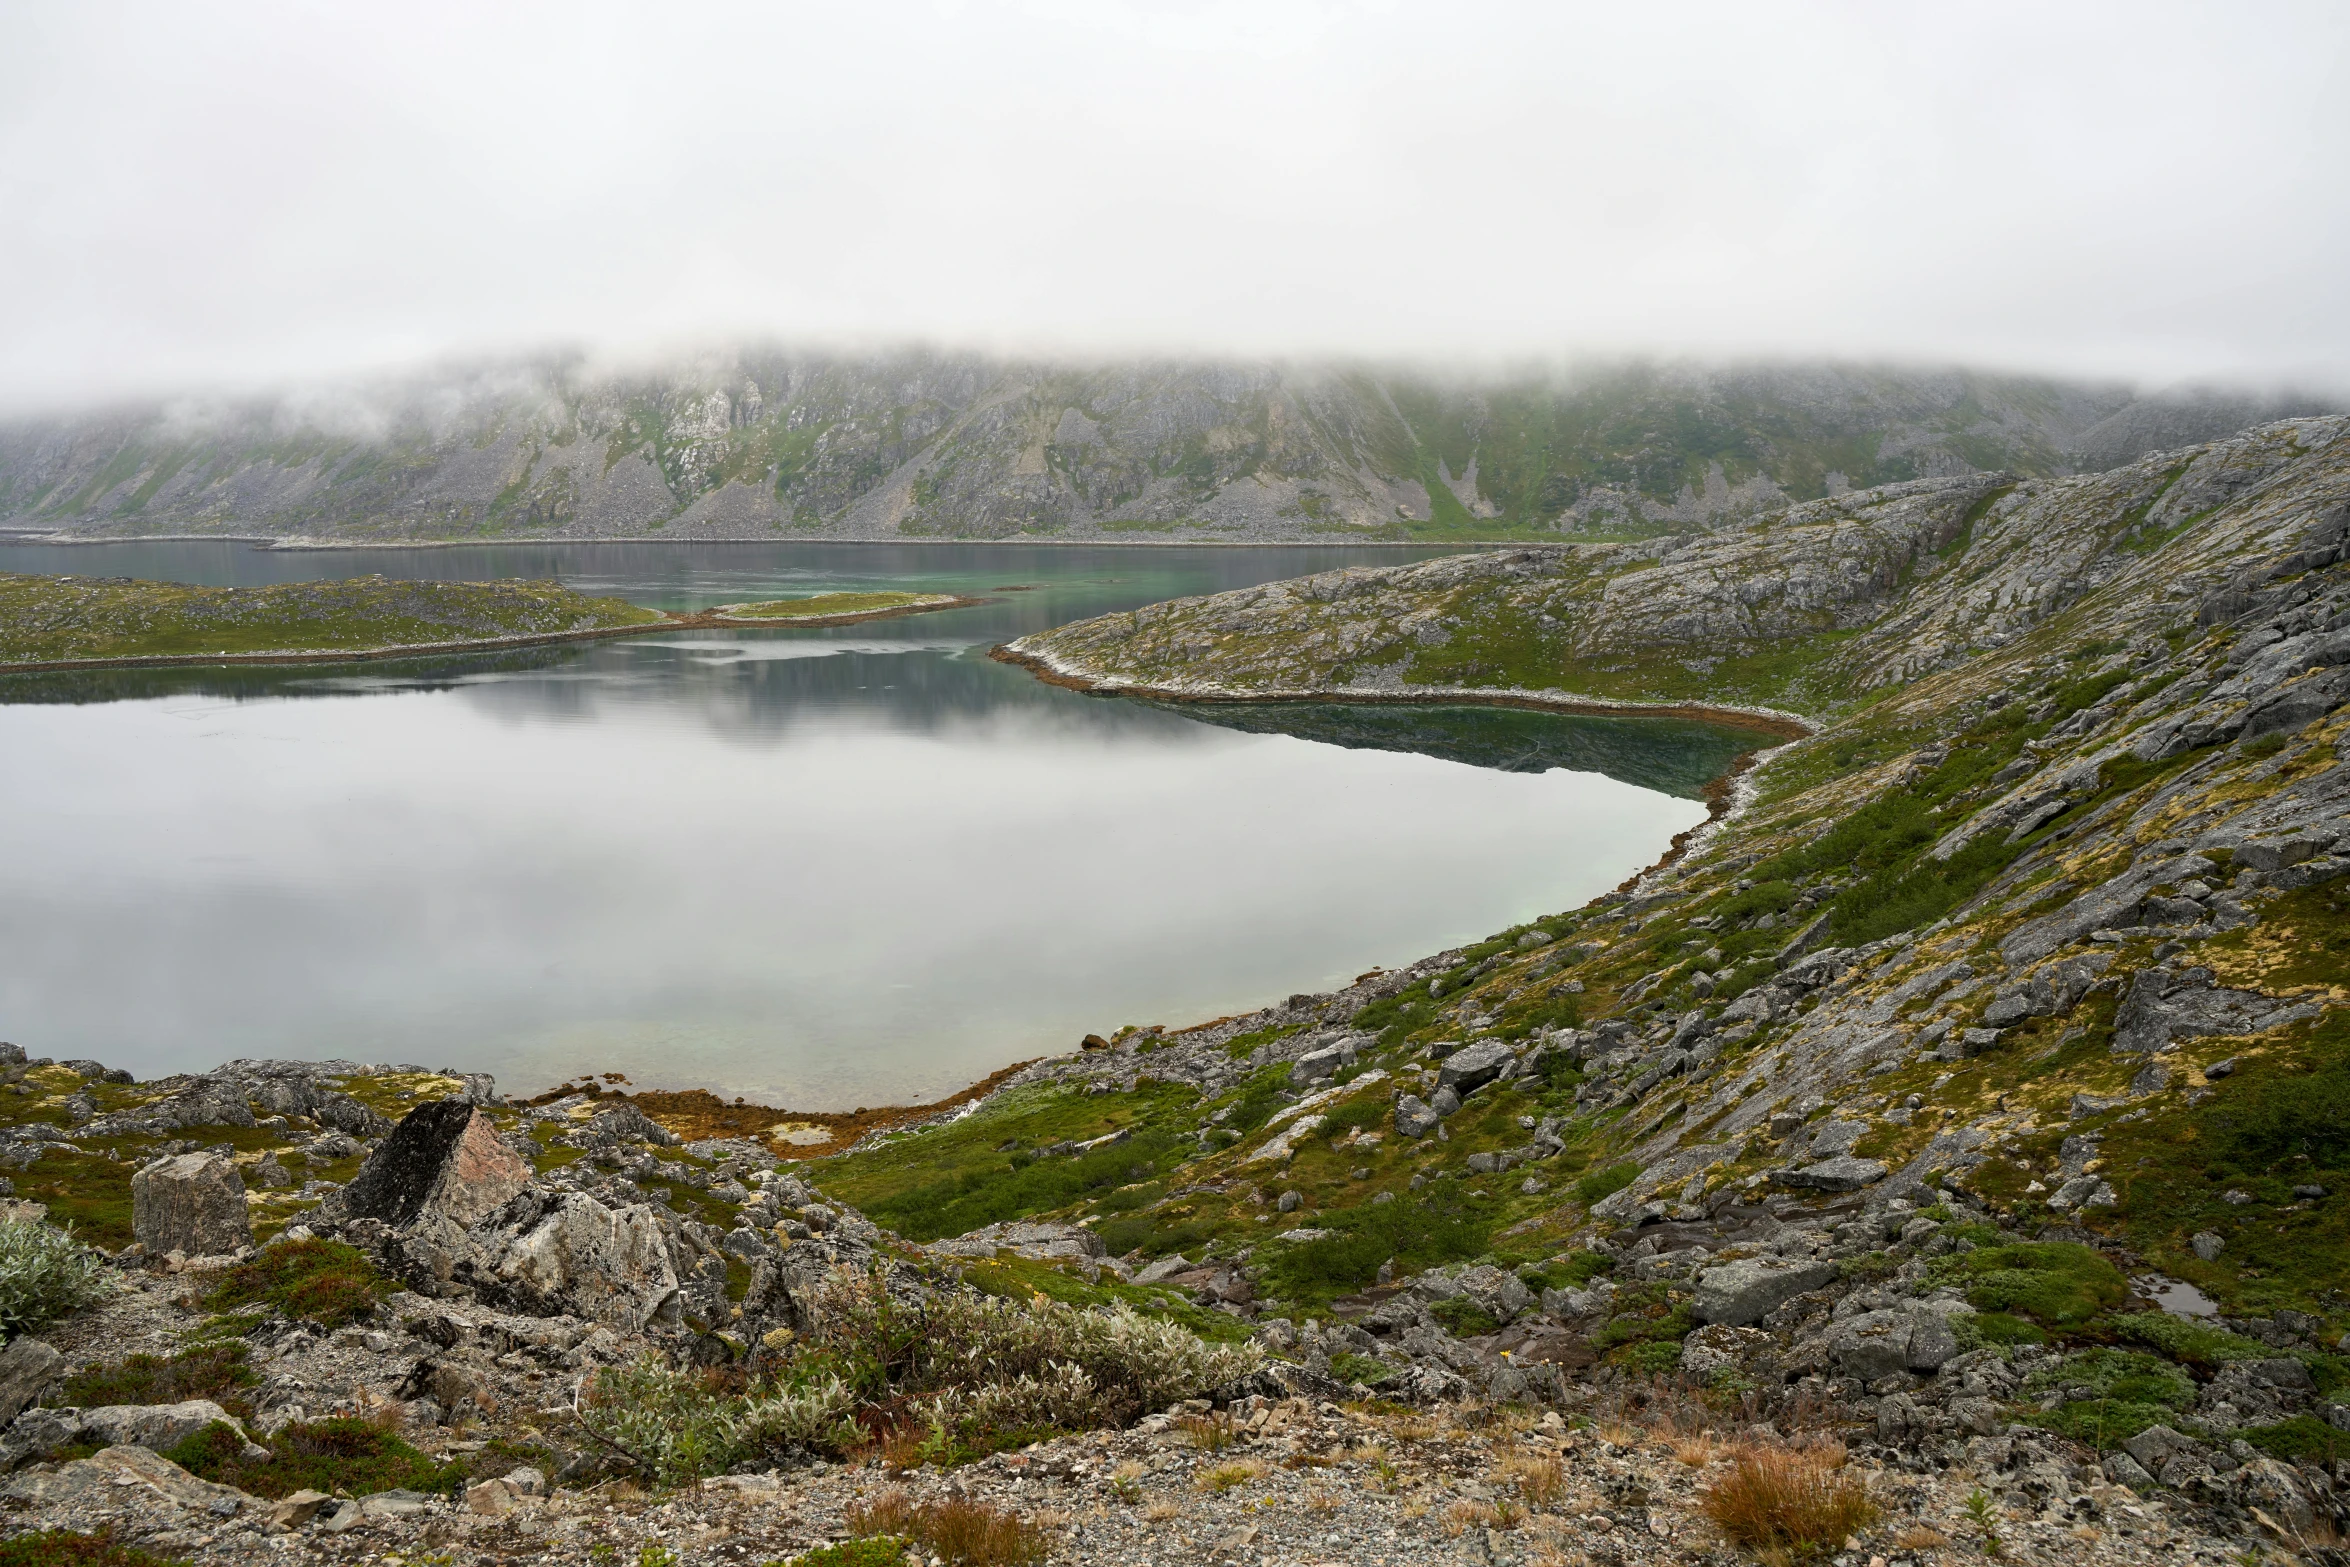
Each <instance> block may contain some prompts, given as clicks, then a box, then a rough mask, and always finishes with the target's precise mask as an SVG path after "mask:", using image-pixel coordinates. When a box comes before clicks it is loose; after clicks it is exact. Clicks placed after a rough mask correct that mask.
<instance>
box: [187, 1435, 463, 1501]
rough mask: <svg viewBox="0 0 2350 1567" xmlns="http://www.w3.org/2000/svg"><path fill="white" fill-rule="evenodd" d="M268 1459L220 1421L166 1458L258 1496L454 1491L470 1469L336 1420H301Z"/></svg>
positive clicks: (273, 1441) (274, 1439) (276, 1439)
mask: <svg viewBox="0 0 2350 1567" xmlns="http://www.w3.org/2000/svg"><path fill="white" fill-rule="evenodd" d="M269 1445H270V1456H269V1458H268V1459H266V1460H264V1461H259V1462H255V1461H249V1460H247V1459H246V1458H245V1457H244V1450H245V1442H244V1439H243V1438H242V1437H240V1436H238V1435H237V1433H236V1431H235V1430H234V1429H232V1428H231V1427H228V1426H225V1425H222V1424H221V1423H220V1422H218V1421H214V1422H213V1423H212V1424H211V1425H208V1426H206V1427H205V1428H204V1429H203V1430H201V1431H199V1432H197V1433H196V1434H195V1435H194V1436H191V1437H189V1438H187V1439H186V1440H185V1441H183V1442H181V1443H180V1444H179V1445H178V1446H177V1447H174V1448H173V1449H171V1451H169V1452H167V1453H165V1454H164V1455H163V1456H164V1457H166V1458H168V1459H170V1460H171V1461H172V1462H173V1463H175V1464H177V1465H179V1466H180V1467H181V1468H182V1469H185V1470H186V1471H188V1473H190V1474H192V1475H196V1476H198V1477H200V1478H202V1479H206V1480H210V1481H212V1482H214V1483H215V1484H218V1485H233V1486H235V1487H236V1488H237V1489H238V1490H240V1491H250V1492H252V1493H253V1494H254V1495H255V1496H290V1495H292V1494H293V1493H294V1492H296V1491H326V1492H329V1493H333V1492H337V1491H339V1492H341V1493H343V1494H344V1495H348V1496H365V1495H366V1494H368V1493H369V1492H371V1491H395V1490H399V1491H443V1492H455V1491H457V1490H459V1489H460V1488H461V1487H463V1485H464V1484H465V1470H464V1469H463V1468H462V1467H461V1466H459V1465H457V1464H444V1463H439V1462H436V1461H435V1460H433V1459H430V1458H427V1457H426V1456H425V1455H424V1454H422V1453H420V1452H418V1451H417V1450H416V1449H415V1448H413V1447H410V1446H409V1445H408V1444H407V1443H406V1442H403V1441H401V1440H400V1439H399V1438H398V1437H396V1436H394V1435H393V1434H392V1433H391V1432H390V1431H388V1430H386V1429H385V1428H384V1427H382V1426H380V1425H377V1424H375V1423H374V1422H372V1421H367V1420H352V1419H347V1418H342V1417H337V1418H335V1419H331V1420H297V1421H294V1422H292V1423H291V1424H288V1425H284V1426H281V1427H279V1428H278V1429H277V1430H276V1431H275V1432H273V1433H271V1435H270V1438H269Z"/></svg>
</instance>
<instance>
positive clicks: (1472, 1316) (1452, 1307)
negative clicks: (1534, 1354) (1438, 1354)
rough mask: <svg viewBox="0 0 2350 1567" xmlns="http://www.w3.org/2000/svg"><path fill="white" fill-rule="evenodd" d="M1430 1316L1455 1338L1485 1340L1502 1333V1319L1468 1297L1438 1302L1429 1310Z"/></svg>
mask: <svg viewBox="0 0 2350 1567" xmlns="http://www.w3.org/2000/svg"><path fill="white" fill-rule="evenodd" d="M1428 1315H1430V1316H1431V1317H1434V1318H1435V1319H1436V1320H1437V1321H1439V1322H1441V1323H1443V1324H1444V1328H1445V1331H1446V1332H1448V1333H1450V1334H1451V1335H1452V1336H1453V1337H1454V1338H1483V1337H1484V1336H1485V1335H1486V1334H1488V1333H1499V1332H1500V1331H1501V1321H1500V1319H1499V1318H1497V1317H1495V1316H1494V1315H1493V1313H1492V1312H1490V1311H1487V1310H1486V1309H1485V1308H1484V1307H1483V1306H1480V1305H1478V1304H1477V1303H1476V1302H1475V1301H1473V1300H1471V1299H1469V1297H1468V1296H1466V1295H1455V1296H1454V1297H1453V1298H1452V1299H1450V1300H1440V1301H1438V1302H1437V1303H1436V1304H1435V1305H1433V1306H1430V1307H1429V1308H1428Z"/></svg>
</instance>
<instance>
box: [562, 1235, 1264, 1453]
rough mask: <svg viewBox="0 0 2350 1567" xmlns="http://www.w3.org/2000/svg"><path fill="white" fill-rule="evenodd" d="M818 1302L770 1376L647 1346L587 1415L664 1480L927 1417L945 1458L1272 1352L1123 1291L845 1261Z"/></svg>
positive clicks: (847, 1443) (1089, 1418) (1119, 1409)
mask: <svg viewBox="0 0 2350 1567" xmlns="http://www.w3.org/2000/svg"><path fill="white" fill-rule="evenodd" d="M805 1304H806V1307H807V1310H808V1313H809V1317H810V1321H809V1324H808V1327H807V1330H806V1331H805V1332H804V1333H803V1334H802V1335H801V1336H800V1337H799V1338H798V1339H797V1340H795V1341H794V1342H793V1344H792V1346H791V1348H790V1350H789V1351H788V1354H787V1357H786V1359H785V1360H784V1361H783V1362H782V1363H781V1364H780V1365H779V1366H778V1367H776V1368H775V1369H773V1370H772V1371H770V1372H769V1374H768V1375H767V1376H766V1377H765V1378H764V1379H763V1380H762V1381H760V1382H758V1383H756V1384H754V1385H752V1386H749V1387H743V1388H733V1389H730V1388H728V1387H726V1386H725V1385H724V1384H723V1383H722V1382H719V1381H716V1380H714V1379H713V1378H711V1377H710V1376H706V1375H703V1374H698V1373H693V1372H680V1371H671V1370H669V1369H668V1368H666V1367H664V1366H662V1365H661V1364H660V1363H659V1362H658V1361H655V1360H652V1359H649V1358H648V1359H645V1360H641V1361H638V1362H637V1363H636V1364H634V1365H632V1366H625V1367H617V1368H611V1369H607V1370H605V1371H602V1372H599V1373H598V1374H597V1376H596V1379H595V1381H594V1383H593V1384H592V1386H591V1387H590V1388H589V1389H588V1390H587V1391H586V1393H585V1394H584V1395H583V1397H582V1399H581V1401H580V1405H579V1410H578V1416H579V1422H580V1425H581V1428H582V1429H583V1430H584V1431H585V1432H586V1433H587V1434H588V1435H589V1436H590V1437H591V1438H592V1439H594V1440H595V1441H597V1442H599V1443H600V1444H602V1445H603V1446H604V1447H606V1448H608V1449H610V1450H612V1451H613V1452H615V1453H618V1454H620V1455H621V1456H623V1457H624V1458H626V1459H627V1460H628V1461H629V1462H630V1463H631V1464H633V1465H634V1466H635V1467H636V1468H637V1469H638V1470H639V1471H640V1472H642V1473H644V1474H646V1475H647V1476H649V1477H651V1478H654V1479H657V1480H659V1481H661V1482H662V1483H666V1484H674V1483H677V1482H680V1481H684V1480H688V1479H691V1478H693V1477H695V1476H698V1475H706V1474H712V1473H716V1472H717V1471H719V1470H722V1469H725V1468H728V1467H729V1466H731V1465H732V1464H734V1463H736V1462H739V1461H741V1460H742V1459H744V1458H746V1457H749V1456H751V1455H753V1454H759V1453H767V1452H774V1451H777V1450H780V1449H783V1448H788V1447H801V1448H811V1449H816V1450H819V1451H826V1452H836V1453H838V1452H847V1451H851V1450H854V1449H858V1448H861V1447H864V1446H865V1445H867V1444H868V1442H870V1441H871V1440H872V1439H873V1438H874V1436H876V1435H878V1434H880V1433H882V1432H885V1431H891V1430H904V1429H907V1428H913V1429H921V1428H924V1427H927V1428H928V1430H929V1432H930V1438H929V1441H928V1444H927V1448H926V1450H927V1451H928V1452H930V1453H931V1454H932V1456H937V1457H942V1458H943V1457H949V1456H952V1455H953V1454H954V1453H955V1452H956V1451H958V1450H967V1449H971V1448H978V1449H980V1450H991V1449H992V1448H993V1447H995V1446H1000V1445H1002V1444H1003V1442H1004V1441H1005V1440H1007V1439H1011V1438H1017V1439H1021V1440H1028V1439H1033V1438H1036V1437H1041V1436H1045V1435H1050V1434H1052V1433H1053V1432H1056V1431H1065V1430H1081V1429H1090V1428H1092V1427H1095V1426H1102V1425H1124V1424H1126V1423H1128V1422H1129V1421H1131V1420H1133V1419H1134V1418H1135V1417H1136V1416H1137V1415H1140V1414H1142V1413H1143V1412H1145V1411H1146V1410H1151V1409H1162V1408H1165V1407H1166V1406H1167V1405H1169V1404H1172V1403H1175V1402H1177V1401H1179V1400H1182V1399H1186V1398H1195V1397H1198V1396H1199V1395H1200V1394H1202V1393H1206V1392H1208V1391H1210V1390H1211V1389H1213V1388H1216V1387H1220V1386H1222V1385H1223V1384H1225V1383H1227V1382H1230V1381H1233V1380H1235V1379H1236V1378H1239V1377H1242V1376H1245V1375H1247V1374H1248V1373H1249V1372H1251V1371H1254V1370H1255V1369H1256V1368H1257V1367H1258V1366H1259V1365H1261V1364H1263V1358H1264V1357H1263V1352H1262V1351H1261V1350H1259V1349H1257V1348H1256V1347H1255V1346H1253V1345H1216V1344H1208V1343H1204V1342H1202V1341H1201V1340H1200V1339H1198V1338H1197V1337H1195V1336H1193V1335H1192V1334H1191V1333H1189V1332H1187V1331H1185V1330H1184V1329H1182V1328H1180V1327H1178V1326H1176V1325H1174V1324H1172V1323H1168V1322H1160V1321H1156V1320H1153V1319H1151V1318H1149V1317H1145V1316H1142V1315H1140V1314H1139V1313H1137V1312H1135V1311H1133V1310H1132V1309H1131V1308H1128V1307H1125V1306H1116V1307H1112V1308H1110V1309H1107V1310H1084V1309H1080V1308H1077V1307H1073V1306H1068V1305H1064V1304H1062V1303H1061V1302H1059V1301H1054V1300H1049V1299H1047V1298H1045V1297H1044V1296H1041V1295H1039V1296H1035V1297H1033V1298H1031V1299H1029V1300H1026V1301H1020V1302H1014V1301H1005V1300H997V1299H992V1298H990V1297H987V1296H983V1295H977V1294H965V1293H953V1294H940V1295H937V1296H933V1297H931V1298H929V1299H927V1300H923V1301H919V1302H913V1303H908V1302H904V1301H900V1300H897V1299H895V1298H893V1297H892V1296H891V1295H890V1293H889V1291H888V1289H887V1287H886V1286H885V1284H884V1282H883V1281H882V1280H880V1279H878V1278H876V1277H873V1276H870V1275H860V1274H854V1273H848V1272H845V1271H844V1272H840V1273H835V1274H833V1275H832V1276H831V1277H830V1278H829V1279H827V1280H825V1281H824V1282H823V1283H822V1284H820V1285H819V1286H817V1288H815V1289H814V1290H812V1291H810V1292H809V1293H808V1295H807V1297H806V1298H805Z"/></svg>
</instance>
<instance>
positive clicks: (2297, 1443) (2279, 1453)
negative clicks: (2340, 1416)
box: [2234, 1415, 2350, 1464]
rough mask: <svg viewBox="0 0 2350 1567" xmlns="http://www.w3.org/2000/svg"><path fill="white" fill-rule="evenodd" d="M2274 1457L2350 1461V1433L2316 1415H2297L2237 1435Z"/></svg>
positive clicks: (2287, 1460)
mask: <svg viewBox="0 0 2350 1567" xmlns="http://www.w3.org/2000/svg"><path fill="white" fill-rule="evenodd" d="M2234 1434H2235V1435H2237V1436H2239V1437H2242V1438H2243V1439H2244V1440H2245V1441H2247V1442H2250V1443H2251V1444H2252V1445H2253V1446H2254V1447H2257V1448H2259V1449H2260V1450H2261V1451H2262V1452H2264V1453H2266V1454H2268V1455H2269V1456H2270V1457H2271V1458H2281V1459H2283V1460H2285V1462H2287V1463H2293V1464H2299V1463H2329V1464H2330V1463H2338V1462H2340V1461H2341V1460H2343V1459H2345V1458H2350V1431H2337V1430H2335V1429H2334V1428H2333V1427H2332V1426H2330V1425H2327V1424H2326V1423H2325V1422H2324V1421H2322V1420H2320V1419H2318V1418H2317V1417H2316V1416H2314V1415H2295V1416H2294V1417H2293V1418H2292V1419H2290V1420H2280V1421H2278V1422H2277V1423H2276V1424H2275V1425H2270V1426H2250V1427H2247V1428H2245V1429H2244V1430H2241V1431H2238V1432H2236V1433H2234Z"/></svg>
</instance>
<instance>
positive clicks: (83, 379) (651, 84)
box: [0, 0, 2350, 408]
mask: <svg viewBox="0 0 2350 1567" xmlns="http://www.w3.org/2000/svg"><path fill="white" fill-rule="evenodd" d="M2346 154H2350V6H2345V5H2343V4H2342V3H2341V0H2316V3H2283V0H2280V3H2265V4H2264V3H2246V0H2233V3H2230V4H2226V5H2220V4H2213V3H2205V4H2200V5H2193V6H2179V5H2170V4H2164V3H2159V0H2155V3H2149V0H2126V3H2121V4H2110V5H2108V4H2099V5H2069V6H2068V5H2061V4H2050V3H2048V0H2035V3H2032V4H2028V5H2000V4H1988V5H1986V4H1969V5H1966V6H1963V7H1959V6H1951V5H1947V4H1943V5H1932V6H1926V5H1918V6H1898V5H1893V4H1887V3H1882V0H1870V3H1858V4H1851V5H1809V6H1804V5H1781V4H1767V5H1755V4H1752V3H1742V4H1735V5H1625V4H1621V3H1616V4H1610V5H1606V6H1585V5H1575V4H1565V3H1560V0H1529V3H1523V4H1511V3H1498V0H1497V3H1484V4H1478V3H1462V0H1444V3H1424V4H1406V3H1400V0H1399V3H1388V4H1368V3H1366V4H1337V3H1326V4H1322V3H1300V4H1283V3H1280V0H1239V3H1232V4H1225V3H1221V0H1202V3H1174V0H1169V3H1161V4H1142V3H1132V4H1122V3H1116V0H1066V3H1062V0H1027V3H1009V0H1007V3H1001V4H982V3H976V0H974V3H967V4H963V3H951V0H935V3H931V0H924V3H913V4H889V3H882V0H828V3H825V4H822V5H789V4H779V3H769V4H761V5H747V6H740V7H735V6H724V5H705V6H695V5H690V4H688V5H667V6H653V5H644V4H629V5H601V4H595V3H585V0H562V3H559V4H550V5H545V6H533V5H488V4H483V3H480V0H469V3H466V4H451V5H441V4H423V3H418V0H404V3H402V4H397V5H371V6H360V5H351V4H342V3H328V0H320V3H316V4H267V3H258V4H243V5H205V4H196V3H190V0H166V3H161V4H139V3H107V0H73V3H71V4H58V3H53V0H0V403H4V404H6V405H9V406H14V407H19V408H22V407H26V406H31V405H36V404H40V403H48V402H66V401H82V400H87V399H90V398H94V397H110V396H115V395H119V394H123V393H130V392H140V391H146V390H164V389H177V388H189V387H197V386H205V385H251V384H255V383H258V382H264V381H267V380H270V379H273V378H281V377H316V376H322V375H337V374H341V373H345V372H350V371H359V370H372V369H378V368H384V367H397V366H401V365H406V364H413V363H418V362H422V361H430V360H433V359H435V358H436V357H440V356H445V355H450V354H475V353H481V352H485V351H488V352H502V351H507V350H513V349H524V348H537V347H543V346H548V345H553V344H580V345H585V346H590V347H597V348H605V349H613V350H618V351H621V352H628V353H638V352H645V351H649V350H654V349H658V348H660V347H662V346H664V345H674V344H681V343H688V342H708V341H711V340H714V339H724V338H729V337H737V336H744V335H761V336H779V337H783V338H787V339H793V340H799V341H809V342H838V341H844V340H847V341H854V340H872V339H883V340H904V339H925V340H930V341H937V342H943V343H948V344H953V345H963V346H976V347H982V348H991V349H1000V350H1007V351H1023V350H1028V351H1033V350H1046V351H1055V352H1097V351H1108V352H1118V351H1128V350H1135V349H1149V350H1174V351H1179V352H1193V353H1228V352H1236V353H1247V354H1282V355H1317V354H1329V353H1337V354H1348V355H1386V354H1402V355H1411V356H1429V357H1440V358H1456V357H1457V358H1463V359H1485V360H1490V359H1510V360H1521V359H1543V358H1557V357H1562V356H1607V355H1614V354H1619V353H1624V352H1646V353H1660V354H1695V355H1706V356H1733V355H1753V354H1772V355H1797V356H1839V357H1855V356H1868V357H1878V356H1883V357H1897V358H1906V359H1929V360H1955V361H1961V362H1966V363H1971V364H1980V365H1988V366H2001V367H2016V368H2036V369H2045V370H2054V371H2063V372H2073V373H2087V374H2099V375H2116V376H2123V377H2130V378H2136V379H2141V380H2145V381H2150V382H2157V383H2159V382H2166V381H2172V380H2177V379H2183V378H2192V377H2231V378H2253V379H2264V380H2291V381H2298V382H2301V383H2303V384H2322V385H2326V386H2329V387H2334V388H2341V387H2344V386H2345V385H2350V264H2346V263H2350V156H2346Z"/></svg>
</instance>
